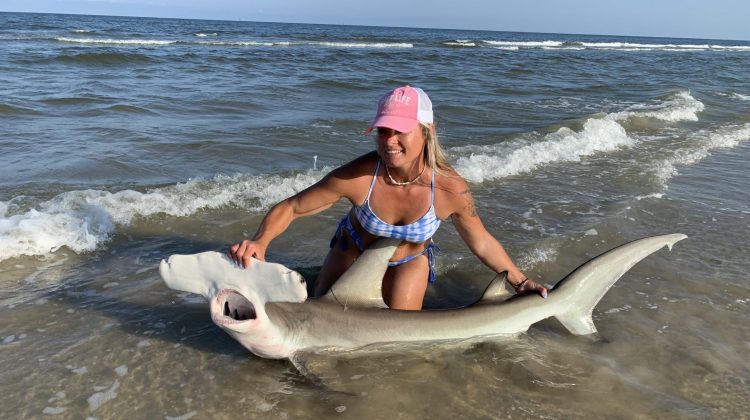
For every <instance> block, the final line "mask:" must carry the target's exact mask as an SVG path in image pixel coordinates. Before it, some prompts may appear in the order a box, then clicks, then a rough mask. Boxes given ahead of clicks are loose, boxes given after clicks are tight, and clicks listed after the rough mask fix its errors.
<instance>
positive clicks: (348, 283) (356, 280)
mask: <svg viewBox="0 0 750 420" xmlns="http://www.w3.org/2000/svg"><path fill="white" fill-rule="evenodd" d="M399 243H401V241H400V240H399V239H393V238H381V239H378V240H377V241H375V242H374V243H373V244H372V245H371V246H370V247H369V248H367V249H366V250H365V251H364V252H363V253H362V255H360V256H359V258H357V260H356V261H354V263H353V264H352V265H351V267H349V269H348V270H346V272H344V274H343V275H341V277H339V279H338V280H337V281H336V283H334V284H333V287H331V290H330V291H329V292H328V293H327V294H326V295H325V298H326V299H329V300H330V299H331V298H333V299H335V300H336V301H337V302H339V303H340V304H341V305H343V306H344V307H357V308H387V307H388V306H387V305H386V304H385V302H383V292H382V290H381V287H382V285H383V275H385V270H387V269H388V260H390V259H391V257H392V256H393V253H394V252H395V251H396V247H397V246H398V244H399Z"/></svg>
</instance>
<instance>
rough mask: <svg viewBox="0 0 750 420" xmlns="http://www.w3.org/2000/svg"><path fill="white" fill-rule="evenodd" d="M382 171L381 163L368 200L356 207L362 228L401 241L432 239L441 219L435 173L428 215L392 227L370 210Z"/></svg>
mask: <svg viewBox="0 0 750 420" xmlns="http://www.w3.org/2000/svg"><path fill="white" fill-rule="evenodd" d="M379 170H380V161H378V166H377V167H376V168H375V175H374V176H373V177H372V183H370V191H369V192H368V193H367V198H366V199H365V202H364V203H363V204H362V205H361V206H355V207H354V214H355V216H357V220H359V224H360V225H362V227H363V228H364V229H365V230H366V231H368V232H370V233H371V234H373V235H375V236H382V237H387V238H395V239H401V240H402V241H408V242H413V243H422V242H424V241H426V240H428V239H430V238H432V235H434V234H435V232H436V231H437V230H438V227H440V219H438V218H437V216H436V215H435V172H434V171H433V173H432V182H431V184H430V188H431V192H432V203H431V204H430V209H429V210H428V211H427V213H426V214H425V215H424V216H422V217H421V218H420V219H419V220H417V221H416V222H414V223H410V224H408V225H401V226H397V225H391V224H389V223H386V222H384V221H382V220H380V218H379V217H378V216H377V215H376V214H375V213H374V212H373V211H372V209H371V208H370V195H371V194H372V188H373V187H374V186H375V180H376V179H377V177H378V171H379Z"/></svg>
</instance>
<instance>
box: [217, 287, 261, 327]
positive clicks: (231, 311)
mask: <svg viewBox="0 0 750 420" xmlns="http://www.w3.org/2000/svg"><path fill="white" fill-rule="evenodd" d="M223 314H224V316H228V317H230V318H232V319H234V320H237V321H244V320H248V319H255V318H257V314H256V312H255V306H253V303H252V302H250V301H249V300H247V299H246V298H245V297H244V296H242V295H241V294H239V293H237V292H231V293H229V294H228V295H227V297H226V300H225V301H224V308H223Z"/></svg>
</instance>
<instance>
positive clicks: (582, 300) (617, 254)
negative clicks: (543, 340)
mask: <svg viewBox="0 0 750 420" xmlns="http://www.w3.org/2000/svg"><path fill="white" fill-rule="evenodd" d="M685 238H687V236H685V235H682V234H679V233H675V234H671V235H661V236H652V237H649V238H643V239H638V240H636V241H633V242H629V243H627V244H625V245H621V246H619V247H617V248H614V249H612V250H610V251H607V252H605V253H604V254H602V255H599V256H598V257H596V258H594V259H592V260H590V261H589V262H587V263H585V264H583V265H582V266H580V267H578V268H577V269H575V270H574V271H573V272H572V273H570V274H568V275H567V276H566V277H565V278H564V279H562V280H560V281H559V282H558V283H557V284H556V285H555V287H554V288H553V289H552V291H551V292H550V296H552V295H553V294H554V298H555V300H558V299H562V300H564V301H566V302H562V304H561V305H560V307H561V308H563V310H562V311H561V312H560V313H557V314H555V317H556V318H557V320H558V321H560V323H561V324H563V325H564V326H565V328H567V329H568V330H570V332H571V333H573V334H575V335H586V334H593V333H595V332H596V327H595V326H594V322H593V321H592V319H591V312H592V311H593V310H594V307H595V306H596V304H597V303H599V300H601V298H602V297H603V296H604V294H605V293H607V291H608V290H609V289H610V288H611V287H612V285H613V284H615V282H616V281H617V280H618V279H619V278H620V277H621V276H622V275H623V274H625V273H626V272H627V271H628V270H630V268H631V267H633V266H634V265H635V264H636V263H637V262H639V261H640V260H642V259H644V258H646V257H647V256H649V255H651V254H652V253H654V252H656V251H658V250H659V249H661V248H662V247H664V246H667V247H669V249H670V250H671V249H672V245H674V244H675V243H676V242H678V241H681V240H683V239H685Z"/></svg>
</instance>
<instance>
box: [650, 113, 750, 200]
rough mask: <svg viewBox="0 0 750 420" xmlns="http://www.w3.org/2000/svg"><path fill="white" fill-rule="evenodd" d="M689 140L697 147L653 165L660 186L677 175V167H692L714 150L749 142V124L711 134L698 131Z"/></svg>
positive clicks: (682, 151)
mask: <svg viewBox="0 0 750 420" xmlns="http://www.w3.org/2000/svg"><path fill="white" fill-rule="evenodd" d="M691 138H692V139H695V140H697V142H698V144H699V145H698V146H697V147H693V148H689V149H683V150H678V151H677V152H675V154H674V155H672V156H671V157H669V158H667V159H664V160H662V161H659V162H656V163H655V164H654V165H653V167H652V169H651V171H652V172H653V173H654V175H655V177H656V179H657V180H658V181H659V182H660V184H661V185H664V186H666V184H667V182H668V181H669V180H670V179H671V178H672V177H674V176H675V175H677V174H678V173H679V172H678V170H677V167H678V166H689V165H693V164H695V163H698V162H700V161H702V160H703V159H705V158H706V157H708V156H710V155H711V151H712V150H714V149H731V148H733V147H736V146H738V145H739V144H740V143H742V142H745V141H747V140H750V123H746V124H743V125H728V126H723V127H720V128H718V129H717V130H716V131H713V132H712V131H708V130H700V131H698V132H696V133H694V134H693V135H691Z"/></svg>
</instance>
